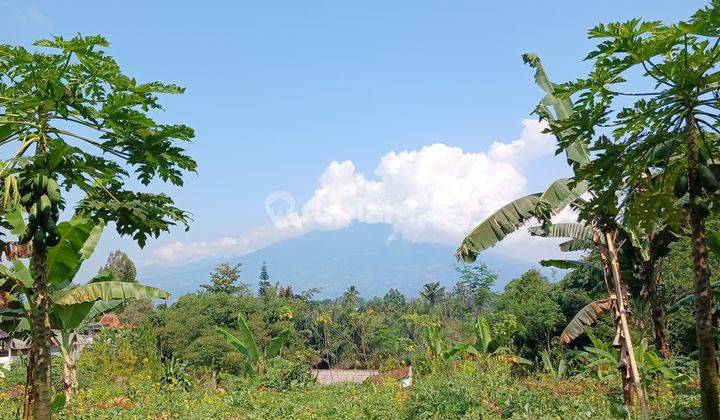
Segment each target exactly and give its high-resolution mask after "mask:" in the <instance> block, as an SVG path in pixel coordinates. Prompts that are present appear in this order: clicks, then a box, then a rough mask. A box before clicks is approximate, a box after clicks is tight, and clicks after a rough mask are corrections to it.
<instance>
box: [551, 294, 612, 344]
mask: <svg viewBox="0 0 720 420" xmlns="http://www.w3.org/2000/svg"><path fill="white" fill-rule="evenodd" d="M611 308H612V302H611V301H610V299H604V300H596V301H595V302H590V303H588V304H587V305H585V307H584V308H582V309H581V310H580V311H579V312H578V313H577V314H576V315H575V316H574V317H573V319H572V320H571V321H570V323H569V324H568V325H567V327H565V329H564V330H563V332H562V334H560V344H564V345H566V344H570V343H571V342H572V341H573V340H575V339H576V338H578V337H579V336H580V335H582V333H583V332H585V327H588V326H592V325H593V324H595V322H597V320H598V319H599V318H600V317H601V316H602V315H604V314H605V313H606V312H608V311H609V310H610V309H611Z"/></svg>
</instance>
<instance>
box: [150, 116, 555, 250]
mask: <svg viewBox="0 0 720 420" xmlns="http://www.w3.org/2000/svg"><path fill="white" fill-rule="evenodd" d="M522 124H523V130H522V133H521V136H520V138H519V139H517V140H514V141H511V142H509V143H501V142H497V141H496V142H494V143H492V145H491V146H490V148H489V150H488V151H486V152H468V151H464V150H463V149H461V148H459V147H453V146H448V145H446V144H443V143H435V144H432V145H429V146H424V147H422V148H420V149H419V150H410V151H401V152H395V151H392V152H389V153H387V154H386V155H385V156H382V157H381V158H380V160H379V162H378V164H377V166H376V168H375V170H374V174H373V175H374V176H372V177H369V176H366V175H365V174H364V173H362V172H358V170H357V168H356V167H355V165H354V164H353V162H352V161H349V160H348V161H342V162H338V161H334V162H331V163H330V164H329V165H328V167H327V168H326V169H325V171H324V172H323V173H322V175H321V176H320V179H319V185H318V187H317V189H316V190H315V192H314V194H313V196H312V197H311V198H310V199H309V200H308V201H307V202H306V203H305V204H303V205H302V207H301V208H299V209H295V208H294V207H295V202H294V199H293V198H292V197H291V196H289V194H287V193H284V192H276V193H273V194H271V195H270V196H269V197H268V202H266V210H267V211H268V215H269V216H270V218H271V220H272V222H273V223H272V224H271V225H266V226H261V227H259V228H257V229H254V230H252V231H250V232H249V233H248V234H246V235H243V236H241V237H239V238H222V239H220V240H217V241H210V242H196V243H191V244H187V245H186V244H183V243H181V242H173V243H170V244H167V245H165V246H163V247H161V248H160V249H158V250H157V251H156V257H158V259H160V260H162V261H167V262H176V261H187V260H188V259H198V258H203V257H207V256H211V255H217V254H218V253H234V254H236V255H237V254H242V253H247V252H251V251H253V250H256V249H259V248H262V247H264V246H267V245H269V244H271V243H274V242H278V241H280V240H283V239H286V238H289V237H293V236H297V235H300V234H302V233H305V232H308V231H312V230H333V229H340V228H343V227H347V226H349V225H350V224H352V223H353V222H361V223H387V224H390V225H392V226H393V227H394V228H395V230H396V231H397V232H399V234H401V235H402V236H403V237H404V238H406V239H407V240H409V241H411V242H415V243H441V244H457V243H458V242H459V240H461V239H462V237H463V236H464V235H466V234H467V232H468V231H470V230H471V229H472V228H473V227H475V226H476V225H477V224H478V223H479V222H480V221H482V220H483V219H484V218H485V217H487V216H488V215H489V214H491V213H492V212H493V211H495V210H497V209H498V208H499V207H500V206H502V205H504V204H505V203H507V202H508V201H511V200H513V199H515V198H517V197H519V196H520V195H522V194H523V192H524V191H523V190H524V187H525V184H526V178H525V176H524V175H523V174H522V173H521V170H522V167H523V165H525V164H527V163H528V162H530V161H532V160H535V159H540V158H544V157H548V156H551V155H552V154H553V142H552V138H550V136H548V135H545V134H542V130H543V129H544V128H545V126H544V124H542V123H539V122H537V121H533V120H524V121H523V122H522ZM277 204H282V206H276V205H277ZM278 207H282V210H276V208H278Z"/></svg>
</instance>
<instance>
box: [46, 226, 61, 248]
mask: <svg viewBox="0 0 720 420" xmlns="http://www.w3.org/2000/svg"><path fill="white" fill-rule="evenodd" d="M45 243H46V244H47V246H55V245H57V244H59V243H60V235H59V234H58V232H57V230H56V231H55V232H48V235H47V238H46V239H45Z"/></svg>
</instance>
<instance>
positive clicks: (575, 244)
mask: <svg viewBox="0 0 720 420" xmlns="http://www.w3.org/2000/svg"><path fill="white" fill-rule="evenodd" d="M594 248H595V243H594V242H591V241H585V240H582V239H570V240H569V241H567V242H563V243H561V244H560V251H562V252H575V251H587V250H591V249H594Z"/></svg>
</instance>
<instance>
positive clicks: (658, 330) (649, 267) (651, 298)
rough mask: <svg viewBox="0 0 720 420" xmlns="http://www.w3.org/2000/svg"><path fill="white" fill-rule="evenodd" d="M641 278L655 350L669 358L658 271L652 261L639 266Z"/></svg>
mask: <svg viewBox="0 0 720 420" xmlns="http://www.w3.org/2000/svg"><path fill="white" fill-rule="evenodd" d="M641 270H642V273H641V277H642V279H643V287H644V288H645V297H646V299H647V300H648V302H649V303H650V319H651V321H652V326H653V344H654V345H655V349H656V350H657V351H658V353H660V355H661V356H662V357H664V358H666V359H667V358H668V357H670V345H669V344H668V333H667V320H666V318H665V308H664V307H663V304H662V300H661V299H660V294H659V293H658V285H659V284H660V269H659V267H658V266H657V264H656V263H654V262H653V261H645V262H643V263H642V266H641Z"/></svg>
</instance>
